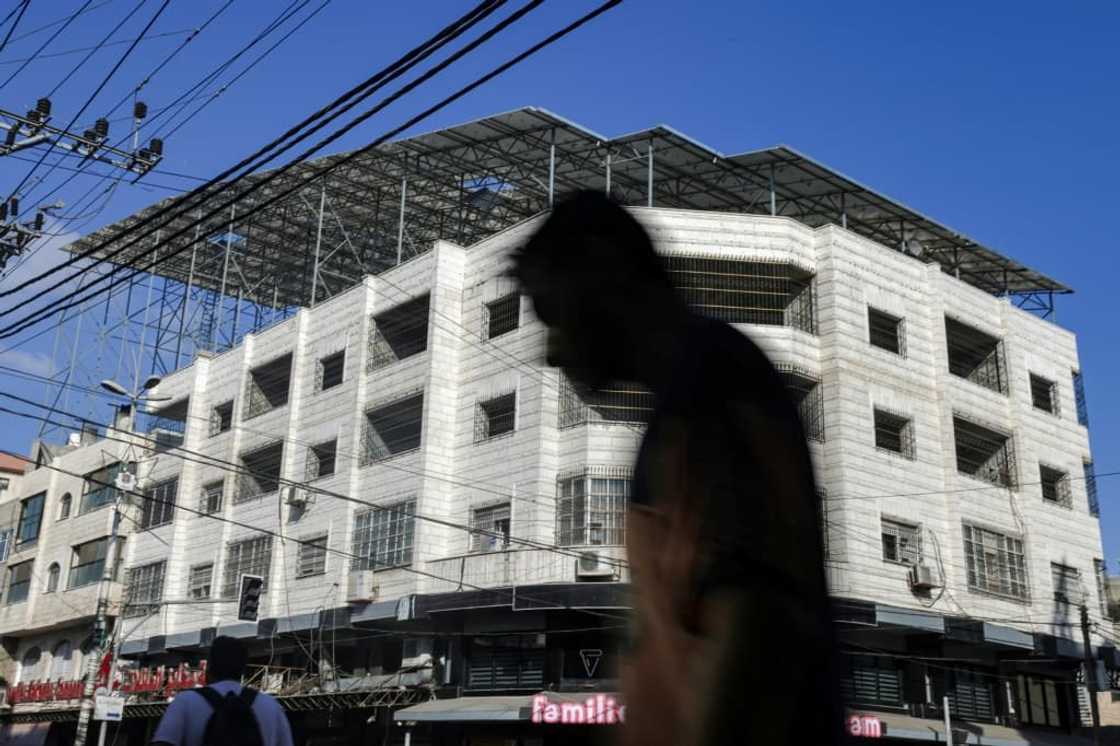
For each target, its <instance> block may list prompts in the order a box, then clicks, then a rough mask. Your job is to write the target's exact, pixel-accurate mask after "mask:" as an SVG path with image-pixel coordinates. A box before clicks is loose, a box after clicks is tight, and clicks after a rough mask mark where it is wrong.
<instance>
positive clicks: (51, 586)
mask: <svg viewBox="0 0 1120 746" xmlns="http://www.w3.org/2000/svg"><path fill="white" fill-rule="evenodd" d="M61 576H62V567H60V566H59V564H58V563H57V562H52V563H51V566H50V567H48V568H47V588H46V593H54V592H55V591H57V590H58V581H59V579H60V578H61Z"/></svg>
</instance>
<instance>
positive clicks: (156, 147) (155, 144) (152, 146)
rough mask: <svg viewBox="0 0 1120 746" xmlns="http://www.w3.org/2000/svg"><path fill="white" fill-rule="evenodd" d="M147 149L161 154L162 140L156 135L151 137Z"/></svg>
mask: <svg viewBox="0 0 1120 746" xmlns="http://www.w3.org/2000/svg"><path fill="white" fill-rule="evenodd" d="M148 150H150V151H152V152H153V153H155V154H156V155H160V156H161V155H163V140H161V139H160V138H158V137H153V138H152V141H151V142H150V143H148Z"/></svg>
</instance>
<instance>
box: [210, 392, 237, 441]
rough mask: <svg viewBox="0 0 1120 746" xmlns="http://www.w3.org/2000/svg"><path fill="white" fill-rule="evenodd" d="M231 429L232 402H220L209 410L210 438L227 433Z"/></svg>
mask: <svg viewBox="0 0 1120 746" xmlns="http://www.w3.org/2000/svg"><path fill="white" fill-rule="evenodd" d="M232 427H233V400H232V399H231V400H230V401H227V402H222V403H221V404H219V405H218V406H216V407H214V408H213V409H211V410H210V437H211V438H213V437H214V436H215V435H220V434H221V433H224V432H228V431H229V430H230V429H231V428H232Z"/></svg>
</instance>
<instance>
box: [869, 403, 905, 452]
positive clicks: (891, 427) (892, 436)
mask: <svg viewBox="0 0 1120 746" xmlns="http://www.w3.org/2000/svg"><path fill="white" fill-rule="evenodd" d="M875 447H876V448H879V449H881V450H884V451H890V452H891V453H897V454H899V455H901V456H905V457H906V458H908V459H913V458H914V423H913V421H912V420H911V419H910V418H908V417H904V416H902V415H900V414H895V413H894V412H888V411H887V410H885V409H878V408H876V409H875Z"/></svg>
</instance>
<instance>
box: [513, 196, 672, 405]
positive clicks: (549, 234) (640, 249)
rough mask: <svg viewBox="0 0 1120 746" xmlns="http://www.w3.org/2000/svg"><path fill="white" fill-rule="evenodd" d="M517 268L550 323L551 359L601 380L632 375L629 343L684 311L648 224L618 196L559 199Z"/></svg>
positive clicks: (580, 376)
mask: <svg viewBox="0 0 1120 746" xmlns="http://www.w3.org/2000/svg"><path fill="white" fill-rule="evenodd" d="M514 258H515V261H516V268H515V274H516V275H517V277H518V278H519V279H520V281H521V285H522V288H523V289H524V291H525V293H526V294H527V295H528V296H529V297H530V298H531V299H532V301H533V308H534V310H535V311H536V314H537V316H538V317H540V319H541V321H543V322H544V323H545V324H546V325H547V326H548V327H549V344H548V361H549V364H551V365H557V366H560V367H563V368H564V369H565V371H566V372H567V373H568V374H569V375H570V376H572V377H573V378H575V379H576V380H578V381H580V382H582V383H586V384H590V385H592V386H600V385H603V384H605V383H607V382H608V381H611V380H617V379H633V378H634V376H635V373H636V371H634V370H631V369H630V368H633V359H632V356H629V355H628V354H627V353H628V350H627V346H628V345H636V344H641V343H642V342H643V341H645V340H647V339H649V338H650V337H649V335H650V333H651V331H652V330H651V328H650V325H651V324H656V323H657V320H658V319H664V318H665V314H666V313H676V312H677V311H678V310H683V306H681V305H680V303H679V301H678V300H677V296H676V294H675V292H674V291H673V286H672V283H671V282H670V280H669V275H668V274H667V273H666V271H665V267H664V265H663V263H662V260H661V258H660V257H658V255H657V253H656V252H655V251H654V250H653V243H652V242H651V241H650V239H649V235H648V234H647V233H646V231H645V229H644V228H642V226H641V225H640V224H639V223H638V221H637V220H635V219H634V217H633V216H632V215H631V214H630V213H629V212H627V211H626V210H625V209H623V208H622V207H621V206H620V205H618V204H617V203H616V202H614V201H613V200H611V199H609V198H607V197H605V196H604V195H602V194H600V193H599V192H592V191H581V192H576V193H575V194H573V195H572V196H570V197H568V198H566V199H564V200H563V201H561V202H559V203H558V204H557V205H556V206H555V208H554V209H553V210H552V213H551V214H550V215H549V216H548V218H547V219H546V220H545V222H544V224H543V225H542V226H541V227H540V229H539V230H538V231H537V232H536V233H535V234H533V237H532V238H530V239H529V242H528V243H527V244H526V245H525V246H524V247H522V248H521V250H520V251H519V252H518V253H517V254H516V255H515V257H514Z"/></svg>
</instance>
